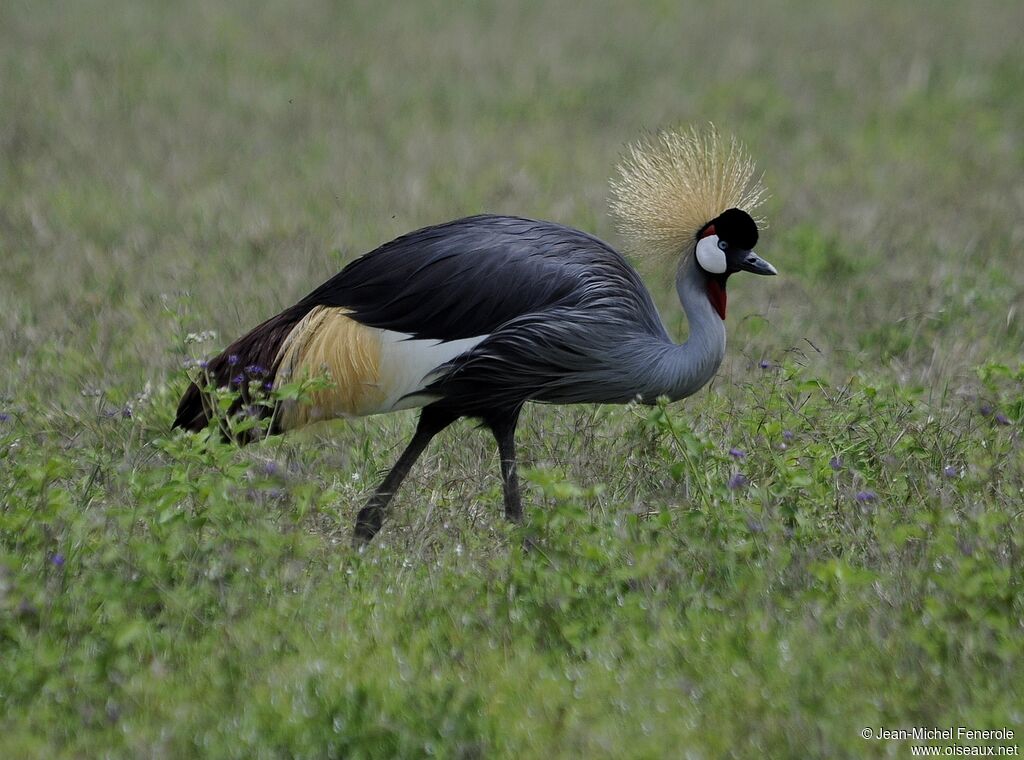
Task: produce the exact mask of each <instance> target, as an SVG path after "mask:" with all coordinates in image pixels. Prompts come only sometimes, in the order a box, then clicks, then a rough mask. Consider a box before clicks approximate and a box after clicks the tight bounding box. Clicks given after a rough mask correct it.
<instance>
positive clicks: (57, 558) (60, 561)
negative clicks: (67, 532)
mask: <svg viewBox="0 0 1024 760" xmlns="http://www.w3.org/2000/svg"><path fill="white" fill-rule="evenodd" d="M50 564H51V565H53V566H54V567H64V555H63V554H61V553H60V552H57V553H56V554H54V555H52V556H51V557H50Z"/></svg>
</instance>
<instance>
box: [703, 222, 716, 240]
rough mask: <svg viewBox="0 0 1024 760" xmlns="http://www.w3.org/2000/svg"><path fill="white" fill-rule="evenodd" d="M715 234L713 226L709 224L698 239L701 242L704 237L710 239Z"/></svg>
mask: <svg viewBox="0 0 1024 760" xmlns="http://www.w3.org/2000/svg"><path fill="white" fill-rule="evenodd" d="M714 234H715V225H713V224H709V225H708V226H707V227H706V228H705V229H704V231H703V232H702V233H700V239H701V240H703V239H704V238H706V237H711V236H712V235H714Z"/></svg>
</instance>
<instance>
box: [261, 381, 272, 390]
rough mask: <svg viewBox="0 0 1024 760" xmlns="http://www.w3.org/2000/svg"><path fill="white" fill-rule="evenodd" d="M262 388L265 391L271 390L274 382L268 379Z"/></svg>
mask: <svg viewBox="0 0 1024 760" xmlns="http://www.w3.org/2000/svg"><path fill="white" fill-rule="evenodd" d="M263 390H265V391H272V390H274V384H273V383H271V382H269V381H268V382H265V383H263Z"/></svg>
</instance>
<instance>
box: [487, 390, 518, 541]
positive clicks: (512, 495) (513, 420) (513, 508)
mask: <svg viewBox="0 0 1024 760" xmlns="http://www.w3.org/2000/svg"><path fill="white" fill-rule="evenodd" d="M518 422H519V409H515V410H512V411H510V412H507V413H505V414H502V415H497V416H494V417H491V418H490V419H488V420H487V424H488V426H489V427H490V428H491V432H493V433H494V438H495V439H496V440H497V441H498V456H499V457H500V459H501V480H502V485H503V487H504V492H505V517H506V518H507V519H509V520H511V521H512V522H519V521H520V520H522V519H523V501H522V498H521V497H520V494H519V475H518V474H517V473H516V425H517V424H518Z"/></svg>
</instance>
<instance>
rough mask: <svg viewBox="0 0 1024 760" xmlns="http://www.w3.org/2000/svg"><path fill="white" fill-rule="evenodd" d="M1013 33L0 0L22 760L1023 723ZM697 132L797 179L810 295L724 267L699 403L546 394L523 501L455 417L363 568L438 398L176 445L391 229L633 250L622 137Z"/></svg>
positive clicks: (550, 8)
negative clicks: (270, 337) (390, 472)
mask: <svg viewBox="0 0 1024 760" xmlns="http://www.w3.org/2000/svg"><path fill="white" fill-rule="evenodd" d="M1022 30H1024V3H1022V2H1020V0H1006V1H1005V2H996V1H994V0H972V1H970V2H936V1H935V0H908V1H906V2H891V1H884V2H883V1H877V2H875V1H872V0H859V1H857V2H852V1H851V0H843V1H842V2H838V1H837V2H810V0H778V1H772V2H759V3H752V2H740V1H739V0H722V1H720V2H714V3H704V2H677V1H676V0H671V1H670V0H661V1H655V2H633V3H621V2H610V1H609V0H592V1H591V2H530V1H528V0H520V1H517V2H512V1H510V0H501V1H497V0H484V1H481V2H474V3H454V2H441V1H440V0H424V1H422V2H415V3H381V2H375V1H370V0H366V1H363V0H358V1H354V2H331V1H329V0H269V1H268V2H251V1H250V0H244V1H243V0H202V1H199V0H182V1H181V2H175V3H168V2H162V1H160V0H131V1H130V2H129V1H126V0H66V1H64V2H54V1H51V0H47V1H43V0H0V314H2V324H0V353H2V355H3V358H4V360H3V361H2V362H0V757H2V758H7V757H11V758H14V757H19V758H20V757H45V758H48V759H50V758H55V757H76V758H77V757H100V756H102V757H131V758H135V757H153V758H161V757H166V758H180V757H239V758H248V757H325V756H326V757H421V756H428V755H431V756H439V757H453V758H480V757H494V756H509V757H517V758H526V757H542V758H549V757H614V758H622V757H645V758H650V757H660V756H677V755H681V754H682V750H689V751H690V754H689V755H688V756H690V757H698V758H700V757H708V758H714V757H829V758H835V757H862V756H865V755H868V756H879V757H883V756H884V757H893V756H895V755H897V754H901V755H902V756H905V755H906V754H908V752H907V743H906V742H904V743H898V742H884V741H875V740H870V741H869V740H865V739H862V738H861V731H862V730H863V729H864V727H865V726H868V727H879V726H881V727H887V728H897V727H907V726H936V727H946V726H953V725H957V726H965V727H971V728H977V729H982V728H998V727H1000V726H1008V727H1013V728H1014V729H1015V730H1017V734H1016V738H1015V740H1014V741H1017V742H1018V743H1019V737H1020V735H1021V732H1020V730H1018V729H1020V727H1021V726H1022V725H1024V716H1022V713H1021V705H1022V704H1024V695H1022V684H1024V678H1022V677H1021V673H1020V669H1021V663H1022V662H1024V635H1022V632H1024V585H1022V583H1021V579H1022V578H1024V567H1022V562H1024V522H1022V520H1021V510H1020V504H1021V501H1022V494H1024V469H1022V468H1024V457H1022V456H1021V447H1022V439H1021V427H1020V423H1021V420H1022V419H1024V393H1022V388H1024V386H1022V381H1024V370H1021V369H1018V367H1020V366H1021V361H1022V358H1024V350H1022V344H1024V265H1022V263H1024V256H1022V255H1021V254H1022V250H1021V249H1022V245H1024V53H1022V46H1021V42H1022ZM707 122H714V123H715V124H716V125H717V127H718V128H719V129H720V130H721V131H722V132H724V133H726V134H733V135H735V136H736V137H737V138H739V139H740V140H741V141H743V142H744V143H745V144H746V145H747V147H748V149H749V150H750V152H751V153H752V155H753V156H754V157H755V158H756V160H757V161H758V164H759V167H760V169H761V170H762V171H763V172H764V181H765V183H766V185H767V187H768V189H769V192H770V193H771V198H770V200H769V201H768V203H767V204H766V206H765V207H764V209H763V211H764V213H765V215H766V216H767V217H768V220H769V227H768V228H767V230H765V231H764V232H763V234H762V236H761V242H760V244H759V246H758V249H759V252H760V253H761V254H763V255H764V256H765V257H766V258H767V259H769V260H770V261H771V262H773V263H774V264H775V265H776V266H777V267H778V269H779V271H780V276H779V277H774V278H757V277H751V276H737V277H735V278H733V279H732V280H731V281H730V283H729V292H730V299H729V318H728V332H729V338H728V339H729V348H728V351H727V358H726V361H725V363H724V365H723V367H722V369H721V371H720V373H719V375H718V377H717V378H716V379H715V380H714V381H713V383H712V384H711V386H710V388H709V390H705V391H702V392H700V393H699V394H697V395H695V396H693V397H691V398H690V399H688V400H687V401H686V402H684V403H681V404H677V405H673V406H671V407H669V408H654V409H653V410H652V409H647V408H638V407H634V406H625V407H612V406H600V407H596V406H574V407H557V408H552V407H546V406H539V405H538V406H534V405H530V406H528V407H527V409H526V410H525V413H524V415H523V424H522V425H521V426H520V435H519V440H518V443H519V448H520V452H521V454H520V457H521V461H522V462H523V465H524V466H523V475H524V500H525V501H526V503H527V505H528V520H527V524H526V525H525V526H521V527H515V528H512V527H510V526H509V525H508V524H507V523H506V522H505V521H504V519H503V518H502V511H501V484H500V482H499V478H498V475H497V472H498V464H497V460H496V453H495V449H494V445H493V441H492V440H490V438H489V437H488V436H487V435H486V434H485V433H484V432H481V431H474V430H473V429H472V427H471V425H470V424H469V423H462V424H460V425H459V426H455V427H453V428H452V429H451V430H449V431H446V432H445V433H444V434H442V436H441V437H440V438H439V439H438V442H437V443H436V444H435V445H433V446H432V447H431V449H430V451H429V452H428V454H427V455H426V456H424V457H423V458H422V459H421V460H420V461H419V462H418V464H417V466H416V469H415V470H414V472H413V473H412V475H411V477H410V478H409V480H408V481H407V482H406V484H405V486H404V488H403V490H402V492H401V493H400V494H399V495H398V497H397V498H396V500H395V506H394V507H393V510H394V512H393V514H392V516H391V517H390V518H389V520H388V522H387V524H386V526H385V530H384V531H383V533H382V534H381V535H380V536H379V537H378V539H377V541H376V543H375V544H374V545H373V547H371V550H370V551H368V552H366V553H358V552H356V551H353V550H351V549H349V539H350V526H351V525H352V522H353V518H354V515H355V511H356V510H357V508H358V507H359V505H360V504H361V503H362V502H363V501H364V500H365V499H366V497H367V495H368V492H369V489H370V488H371V487H372V486H373V485H374V484H375V483H376V482H377V480H378V478H379V477H380V473H381V471H383V470H386V468H388V467H390V465H391V464H392V463H393V462H394V460H395V459H396V458H397V456H398V450H399V449H400V448H401V446H402V444H403V443H404V442H405V441H406V440H408V438H409V436H410V434H411V426H412V424H413V414H412V413H411V412H406V413H404V414H397V415H388V416H381V417H373V418H365V419H359V420H353V421H344V422H341V423H337V424H336V425H334V426H333V427H332V428H329V429H327V430H322V431H310V432H309V433H308V435H307V434H305V433H300V434H297V435H295V436H285V437H275V438H273V439H272V440H270V441H268V442H266V443H264V444H261V445H254V446H250V447H246V448H245V449H237V448H234V447H231V446H215V445H210V446H207V445H205V444H204V443H203V441H202V439H201V438H200V437H197V436H186V435H174V434H171V433H170V431H169V425H170V421H171V419H172V414H173V410H174V407H175V405H176V403H177V397H178V395H179V394H180V393H181V391H182V389H183V388H184V385H185V383H186V381H187V380H186V372H185V370H184V369H183V368H182V365H183V363H184V362H185V361H186V360H187V359H188V357H190V356H201V355H203V354H206V353H210V352H213V351H215V350H219V349H221V348H223V347H224V346H225V345H226V344H227V343H228V342H229V341H231V340H232V339H233V338H235V337H236V336H237V335H239V334H240V333H242V332H243V331H245V330H248V329H249V328H250V327H252V326H253V325H255V324H256V323H258V322H260V321H262V320H263V319H265V318H267V317H269V316H271V315H273V314H275V313H277V312H278V311H279V310H280V309H282V308H283V307H285V306H288V305H290V304H292V303H293V302H294V301H295V300H296V299H298V298H300V297H302V296H303V295H305V294H306V293H307V292H308V291H309V290H311V289H312V288H313V287H315V286H316V285H318V284H319V283H320V282H321V281H323V280H324V279H325V278H327V277H329V276H331V275H333V274H334V273H335V272H336V271H337V270H338V269H339V268H340V267H341V266H342V265H343V264H344V263H345V262H346V261H348V260H350V259H352V258H353V257H355V256H357V255H359V254H361V253H363V252H365V251H367V250H370V249H372V248H374V247H376V246H377V245H379V244H381V243H382V242H385V241H387V240H389V239H391V238H393V237H395V236H396V235H400V234H402V233H405V232H407V231H409V230H412V229H415V228H418V227H421V226H423V225H428V224H433V223H438V222H443V221H446V220H449V219H452V218H455V217H458V216H462V215H467V214H475V213H479V212H485V211H488V212H497V213H505V214H517V215H525V216H533V217H540V218H544V219H550V220H554V221H557V222H561V223H564V224H568V225H573V226H577V227H580V228H582V229H584V230H587V231H588V232H592V233H595V234H597V235H598V236H600V237H602V238H605V239H607V240H609V241H610V242H611V243H612V244H614V245H616V246H618V245H620V244H621V242H622V241H621V238H620V237H619V236H618V234H617V233H616V231H615V229H614V224H613V221H612V220H611V219H610V218H609V215H608V213H607V205H608V178H609V176H611V175H612V173H613V171H614V167H615V165H616V163H617V161H618V159H619V156H620V153H621V151H622V150H623V149H624V147H625V146H626V145H627V144H628V143H630V142H631V141H633V140H635V139H636V138H638V137H640V136H642V135H644V134H645V133H647V132H649V131H652V130H658V129H661V128H669V127H674V126H677V125H688V124H695V125H700V124H704V123H707ZM644 274H645V277H646V280H647V282H648V283H649V285H650V287H651V289H652V292H653V293H654V296H655V298H656V300H657V302H658V304H659V306H660V308H661V310H662V314H663V317H664V319H665V321H666V323H667V325H668V327H669V331H670V333H672V334H673V335H674V336H676V337H677V338H678V339H682V338H683V337H685V334H686V326H685V320H684V319H683V317H682V314H681V310H680V308H679V305H678V303H677V301H676V296H675V293H674V290H673V287H672V279H673V272H672V271H670V270H660V271H659V270H649V271H645V272H644ZM211 330H212V331H215V332H216V337H215V338H213V339H208V340H205V341H201V342H198V343H197V342H191V343H190V342H189V340H187V336H188V335H189V334H190V333H192V334H201V333H206V332H207V331H211ZM992 362H995V363H1003V364H1006V365H1009V367H1000V366H997V365H993V364H992ZM524 536H526V537H529V538H530V540H531V541H532V545H533V546H534V547H535V548H536V551H531V552H523V551H520V547H521V546H522V544H523V540H524ZM1015 673H1016V675H1014V674H1015ZM1003 744H1006V746H1010V745H1009V744H1007V743H1005V742H1004V743H1003Z"/></svg>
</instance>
